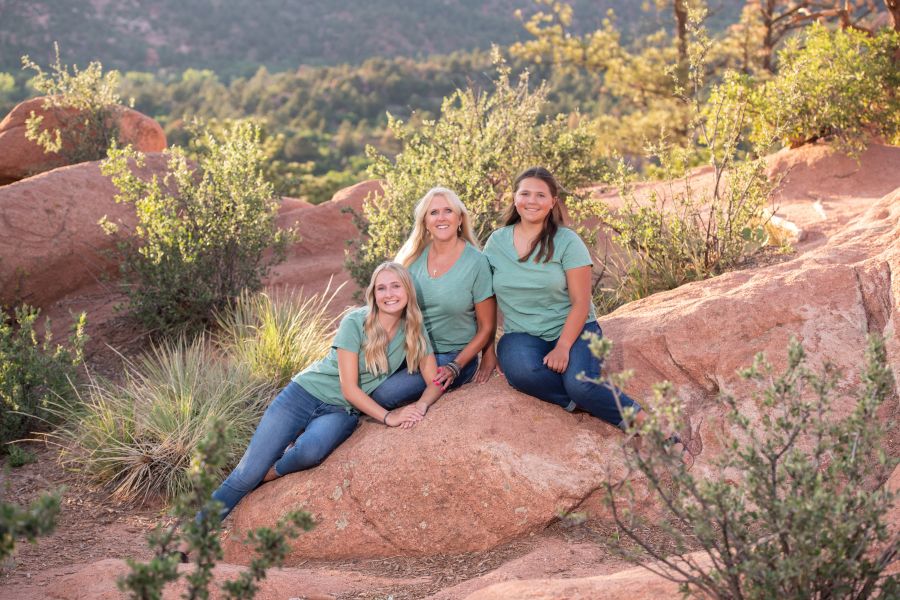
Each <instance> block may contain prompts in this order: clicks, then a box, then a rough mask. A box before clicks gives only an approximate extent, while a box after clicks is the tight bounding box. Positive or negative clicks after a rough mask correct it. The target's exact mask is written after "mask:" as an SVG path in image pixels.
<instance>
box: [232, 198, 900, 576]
mask: <svg viewBox="0 0 900 600" xmlns="http://www.w3.org/2000/svg"><path fill="white" fill-rule="evenodd" d="M898 272H900V189H897V190H896V191H894V192H892V193H890V194H888V195H887V196H885V197H883V198H882V199H880V200H878V201H877V202H874V203H872V205H871V206H870V208H869V209H868V210H867V212H866V213H865V214H864V215H863V216H862V217H860V218H859V219H857V220H856V221H855V222H854V223H852V224H850V225H849V226H848V227H847V228H846V229H845V230H844V231H842V232H840V233H838V234H836V235H834V237H833V238H832V239H831V240H829V241H828V243H826V244H824V245H821V246H820V247H818V248H816V249H814V250H812V251H810V252H808V253H806V254H803V255H801V256H799V257H798V258H795V259H794V260H791V261H788V262H784V263H781V264H778V265H773V266H768V267H763V268H757V269H748V270H745V271H739V272H734V273H729V274H726V275H723V276H720V277H716V278H714V279H711V280H708V281H704V282H698V283H693V284H689V285H686V286H682V287H681V288H679V289H676V290H672V291H669V292H665V293H661V294H656V295H654V296H652V297H649V298H646V299H643V300H640V301H638V302H633V303H630V304H628V305H626V306H625V307H623V308H621V309H619V310H618V311H616V312H615V313H613V314H611V315H608V316H606V317H604V318H603V319H601V325H602V326H603V329H604V332H605V335H606V336H607V337H609V338H611V339H612V340H613V341H614V342H615V349H614V353H613V355H612V357H611V358H610V360H609V366H610V367H611V368H613V369H620V368H623V367H625V368H628V369H632V370H634V371H635V377H634V378H633V379H632V380H631V382H630V383H629V389H628V391H629V392H631V393H632V394H633V395H635V396H636V397H638V398H646V397H648V396H649V392H650V390H651V387H652V385H653V384H654V383H655V382H658V381H662V380H669V381H672V382H674V383H675V384H676V386H677V387H678V389H679V394H680V396H681V397H682V399H683V401H684V403H685V405H686V408H687V412H688V414H690V415H693V417H694V422H695V423H697V422H699V420H700V419H703V421H704V426H703V430H702V432H703V434H704V438H705V443H706V449H705V451H704V454H703V455H702V456H701V457H700V458H699V460H698V462H697V466H696V467H695V469H696V470H697V471H698V472H699V473H701V474H702V473H704V470H705V469H707V468H708V461H709V458H710V457H712V456H714V455H715V454H716V453H718V452H720V451H722V448H723V446H724V444H725V443H727V441H728V440H729V439H730V435H731V433H730V430H729V427H728V425H727V422H726V420H725V418H724V412H723V410H722V409H721V407H720V406H719V404H718V403H717V402H716V399H717V397H718V395H719V393H721V392H733V393H739V394H740V393H742V392H746V391H747V390H746V389H745V387H744V386H745V385H746V384H745V383H743V382H742V381H741V380H740V378H739V377H738V376H737V374H736V370H737V369H738V368H741V367H743V366H746V365H749V364H750V363H751V362H752V361H753V357H754V355H756V353H758V352H764V353H766V354H767V355H768V356H769V358H770V360H771V361H772V362H773V363H774V364H775V365H776V366H777V365H783V364H784V362H785V358H786V357H785V354H786V353H785V350H786V347H787V343H788V341H789V339H790V338H791V337H796V338H798V339H799V340H800V341H801V342H802V343H803V344H804V346H805V347H806V348H807V350H808V353H809V355H810V357H811V360H812V362H813V363H814V364H815V363H822V362H825V361H828V362H831V363H832V364H835V365H836V366H838V367H839V368H841V369H843V370H844V372H845V373H847V374H848V375H849V376H851V377H852V376H853V374H854V373H856V372H857V371H858V368H859V365H860V363H861V357H862V351H863V348H864V347H865V340H866V336H867V335H868V334H870V333H879V334H882V335H884V336H886V337H887V338H888V353H889V359H890V361H891V362H892V364H894V365H898V364H900V340H898V339H897V335H896V334H895V332H896V323H897V318H898V311H900V278H898V277H897V275H896V273H898ZM742 397H743V396H742ZM852 403H853V400H852V398H844V399H841V400H839V401H838V402H837V403H836V410H837V411H838V413H842V412H846V411H849V410H850V408H851V406H852ZM742 410H744V411H745V414H747V415H749V416H750V417H751V419H758V418H759V417H758V412H757V409H756V406H755V405H754V404H753V403H752V401H750V400H746V401H744V402H742ZM887 410H889V411H891V412H896V410H897V407H896V403H894V404H892V406H890V407H888V408H887ZM620 439H621V438H620V434H618V433H617V432H616V431H615V430H614V429H613V428H611V427H609V426H606V425H603V424H600V423H598V422H597V421H595V420H593V419H591V418H590V417H587V416H586V415H569V414H567V413H564V412H562V411H560V410H559V409H558V408H556V407H553V406H550V405H547V404H543V403H540V402H538V401H536V400H533V399H531V398H528V397H526V396H523V395H521V394H518V393H516V392H513V391H512V390H510V389H508V388H507V387H505V385H504V384H502V383H501V382H499V381H497V380H495V381H493V382H489V383H488V384H485V385H482V386H475V385H471V386H467V388H464V389H463V390H461V391H459V392H457V393H454V394H452V395H450V396H448V397H446V398H444V399H442V400H441V401H440V402H439V404H438V405H437V406H436V408H435V409H434V410H433V411H432V412H430V413H429V415H428V417H427V418H426V420H425V422H423V424H421V425H420V426H418V427H416V428H415V429H412V430H410V431H396V430H387V429H385V428H383V427H381V426H378V425H376V424H374V423H367V424H364V425H363V426H362V427H361V428H360V431H358V432H357V433H356V434H354V436H352V437H351V439H350V440H349V441H348V442H346V443H345V444H344V445H343V446H342V447H341V448H339V449H338V450H337V451H336V452H335V453H334V454H333V455H332V456H331V457H330V458H329V459H328V460H327V461H326V462H325V463H324V464H323V465H322V466H320V467H318V468H316V469H313V470H311V471H307V472H302V473H296V474H291V475H288V476H287V477H284V478H282V479H280V480H277V481H275V482H274V483H270V484H266V485H264V486H262V487H261V488H259V489H258V490H257V491H256V492H254V493H252V494H251V495H250V496H248V497H247V498H246V499H245V500H244V501H243V502H242V503H241V505H239V506H238V508H237V510H236V511H235V513H234V523H233V527H234V529H235V530H236V531H238V532H241V531H244V530H246V529H249V528H252V527H257V526H259V525H268V524H271V523H273V522H274V521H275V520H276V519H277V518H278V517H279V516H280V515H282V514H284V513H286V512H287V511H289V510H293V509H297V508H304V509H306V510H308V511H310V512H311V513H312V514H313V515H314V517H315V518H316V520H317V521H318V522H319V527H318V528H317V529H316V530H315V531H314V532H312V533H310V534H307V535H304V536H301V538H299V539H298V540H296V541H295V542H294V551H293V554H292V557H291V560H293V561H300V560H303V559H304V558H307V557H330V558H339V557H350V556H356V557H366V556H388V555H419V556H421V555H435V554H441V553H456V552H468V551H474V550H482V549H485V548H489V547H492V546H494V545H496V544H499V543H502V542H504V541H506V540H509V539H511V538H513V537H516V536H520V535H523V534H525V533H527V532H529V531H533V530H535V529H537V528H540V527H543V526H545V525H546V524H547V523H549V522H550V521H552V520H553V519H555V518H556V515H557V514H558V513H559V512H560V511H567V510H571V509H573V508H582V509H584V508H587V509H589V510H590V511H591V512H592V513H593V514H594V515H595V516H600V517H602V516H603V507H602V505H601V504H600V503H599V502H597V494H595V491H596V490H597V489H598V487H599V486H600V485H601V484H602V480H603V473H604V468H606V467H607V463H608V464H609V465H610V466H609V469H611V470H610V471H609V472H611V473H612V474H613V475H616V473H617V471H616V469H617V467H616V464H618V463H617V461H616V460H615V459H614V458H613V459H611V460H608V459H609V458H610V457H614V456H615V455H616V453H617V452H618V450H617V444H618V441H619V440H620ZM646 508H647V509H651V508H652V505H650V504H648V505H647V507H646ZM228 558H229V560H232V561H238V562H240V561H243V560H245V558H246V557H244V556H243V555H242V554H241V551H240V549H238V548H236V547H235V546H234V545H233V544H229V545H228Z"/></svg>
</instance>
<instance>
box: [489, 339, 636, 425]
mask: <svg viewBox="0 0 900 600" xmlns="http://www.w3.org/2000/svg"><path fill="white" fill-rule="evenodd" d="M588 331H590V332H592V333H596V334H597V335H603V332H602V330H601V329H600V325H598V324H597V322H596V321H591V322H589V323H586V324H585V325H584V328H583V329H582V330H581V334H582V335H583V334H584V333H585V332H588ZM556 342H557V340H553V341H552V342H548V341H545V340H543V339H541V338H539V337H536V336H533V335H529V334H527V333H507V334H504V335H503V337H501V338H500V342H499V343H498V344H497V361H498V362H499V363H500V368H501V369H502V370H503V374H504V375H506V380H507V381H509V384H510V385H511V386H513V387H514V388H516V389H517V390H519V391H520V392H524V393H526V394H528V395H530V396H534V397H535V398H539V399H541V400H543V401H545V402H552V403H553V404H558V405H559V406H562V407H563V408H565V409H566V410H568V411H573V410H575V408H580V409H582V410H586V411H587V412H589V413H590V414H592V415H593V416H595V417H597V418H598V419H602V420H604V421H606V422H607V423H612V424H613V425H615V426H616V427H624V425H625V424H624V422H623V421H624V419H623V416H622V413H621V412H620V411H619V406H618V404H617V403H616V395H618V399H619V403H621V405H622V408H623V409H625V408H628V407H633V409H634V411H635V413H637V411H639V410H641V407H640V405H639V404H638V403H637V402H635V401H634V400H632V399H631V398H629V397H628V396H627V395H626V394H625V393H624V392H622V391H617V393H614V392H613V391H612V390H611V389H609V388H608V387H606V386H605V385H598V384H596V383H591V382H589V381H579V378H578V374H579V373H584V375H585V377H589V378H591V379H597V378H598V377H600V367H601V365H600V361H599V360H598V359H597V358H595V357H594V355H593V354H591V351H590V348H589V347H588V342H587V341H586V340H583V339H581V335H579V336H578V339H577V340H576V341H575V343H574V344H573V345H572V349H571V350H569V365H568V366H567V367H566V370H565V372H563V373H557V372H555V371H551V370H550V369H549V368H547V366H546V365H544V364H543V362H541V361H542V360H543V359H544V356H546V355H547V354H548V353H549V352H550V351H551V350H553V348H555V347H556Z"/></svg>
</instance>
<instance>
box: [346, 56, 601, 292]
mask: <svg viewBox="0 0 900 600" xmlns="http://www.w3.org/2000/svg"><path fill="white" fill-rule="evenodd" d="M496 61H497V62H496V64H497V69H498V74H497V80H496V82H495V85H494V89H493V90H492V91H491V92H490V93H486V92H478V91H476V90H474V89H472V88H471V87H469V88H466V89H465V90H457V91H456V92H455V93H454V94H452V95H451V96H449V97H447V98H445V99H444V103H443V105H442V107H441V115H440V117H439V118H438V119H436V120H434V121H430V120H426V121H423V122H422V124H421V126H420V127H416V126H412V125H405V124H404V123H403V122H401V121H399V120H398V119H394V118H391V119H390V124H389V127H390V129H391V131H392V132H393V133H394V135H395V136H396V138H397V139H398V140H399V141H400V142H401V143H402V144H403V150H402V152H401V153H400V154H398V155H397V157H396V159H394V160H391V159H390V158H388V157H387V156H384V155H381V154H379V153H378V152H376V151H375V150H374V149H369V156H370V158H371V159H372V161H373V162H372V166H371V167H370V172H371V174H372V176H373V177H377V178H379V179H381V180H383V181H384V184H383V187H384V195H383V196H376V197H370V198H368V199H367V200H366V203H365V204H364V207H363V211H364V216H365V219H366V220H367V223H368V226H367V229H366V230H365V232H366V233H368V236H369V237H368V239H365V240H364V241H363V242H362V243H361V244H360V245H359V246H358V247H357V248H356V252H355V254H354V255H353V256H352V257H351V258H349V259H348V262H347V267H348V269H349V270H350V272H351V274H352V275H353V278H354V279H355V280H356V281H357V283H359V284H360V285H361V286H365V282H368V280H369V276H370V275H371V272H372V270H373V269H374V267H375V265H377V264H378V263H380V262H381V261H383V260H385V259H387V258H389V257H392V256H394V254H396V252H397V250H399V248H400V245H401V244H402V243H403V241H404V240H405V239H406V236H407V235H408V233H409V231H410V229H411V227H412V218H413V207H414V206H415V203H416V202H417V201H418V199H419V198H420V197H421V196H422V195H424V194H425V192H427V191H428V190H429V189H430V188H432V187H434V186H436V185H443V186H446V187H449V188H450V189H452V190H453V191H455V192H456V193H457V194H458V195H459V197H460V198H461V199H462V200H463V202H465V204H466V207H467V208H468V210H469V215H470V218H471V220H472V227H473V230H474V232H475V234H476V235H477V236H478V238H479V239H480V240H482V241H484V240H485V239H486V238H487V236H488V235H489V234H490V233H491V231H492V230H493V229H494V228H495V227H497V225H498V219H499V216H500V213H501V212H502V210H503V208H505V206H506V204H507V203H508V198H509V195H510V194H511V193H512V189H511V187H512V182H513V180H514V179H515V177H516V175H517V174H518V173H519V172H520V171H521V170H523V169H525V168H527V167H529V166H534V165H543V166H546V167H547V168H549V169H550V170H551V171H553V172H554V174H555V175H556V176H557V177H558V178H559V179H560V180H561V181H564V182H566V184H567V185H568V186H570V187H571V188H573V189H574V188H577V187H578V186H581V185H584V184H586V183H588V182H590V181H592V180H593V179H594V178H595V177H597V176H599V174H600V172H601V168H602V165H598V164H597V163H596V162H594V161H592V160H591V158H590V150H591V142H590V136H589V134H588V132H587V129H586V128H585V127H584V126H583V125H582V124H580V123H579V122H578V116H577V115H573V116H572V117H571V118H569V117H567V116H566V115H558V116H557V117H556V118H553V119H548V120H546V121H544V122H541V121H540V111H541V108H542V107H543V105H544V103H545V101H546V95H547V88H546V86H543V85H542V86H539V87H538V88H537V89H535V90H530V89H529V87H528V77H527V75H525V76H523V77H522V78H520V80H519V83H518V84H516V85H513V84H512V83H511V82H510V78H509V76H510V70H509V67H507V66H506V65H505V64H504V63H503V62H502V61H501V59H500V58H499V55H497V56H496ZM580 201H581V198H580V197H579V196H577V195H576V196H574V197H572V198H570V199H569V200H568V202H569V207H570V210H574V209H576V208H577V206H576V205H577V204H578V203H579V202H580Z"/></svg>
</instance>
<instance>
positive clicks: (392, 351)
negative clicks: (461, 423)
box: [213, 262, 442, 519]
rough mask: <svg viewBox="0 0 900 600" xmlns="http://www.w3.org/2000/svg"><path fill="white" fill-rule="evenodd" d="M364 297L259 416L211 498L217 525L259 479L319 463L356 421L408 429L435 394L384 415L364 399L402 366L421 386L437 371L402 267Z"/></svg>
mask: <svg viewBox="0 0 900 600" xmlns="http://www.w3.org/2000/svg"><path fill="white" fill-rule="evenodd" d="M365 297H366V305H365V306H363V307H360V308H357V309H354V310H351V311H349V312H348V313H347V314H346V315H344V317H343V318H342V319H341V323H340V325H339V327H338V330H337V334H336V335H335V337H334V342H333V343H332V347H331V350H330V351H329V353H328V354H327V355H326V356H325V357H324V358H322V359H321V360H318V361H316V362H315V363H313V364H312V365H310V366H309V367H307V368H306V369H304V370H303V371H301V372H300V373H298V374H297V375H295V376H294V378H293V379H292V380H291V382H290V383H289V384H288V385H287V387H285V388H284V389H283V390H282V391H281V393H279V394H278V396H276V397H275V399H274V400H273V401H272V403H271V404H270V405H269V407H268V408H267V409H266V412H265V413H264V414H263V416H262V419H261V420H260V423H259V426H258V427H257V428H256V432H255V433H254V434H253V438H252V439H251V440H250V445H249V446H248V447H247V450H246V451H245V452H244V456H243V458H241V461H240V463H239V464H238V466H237V467H235V469H234V471H232V473H231V474H230V475H229V476H228V478H227V479H225V481H224V482H223V483H222V485H221V486H219V489H217V490H216V491H215V493H213V498H214V499H216V500H219V501H220V502H222V503H223V504H224V509H223V510H222V514H221V516H222V518H223V519H224V518H225V517H226V516H227V515H228V513H230V512H231V510H232V509H233V508H234V507H235V506H237V504H238V502H240V500H241V499H242V498H243V497H244V496H246V495H247V494H248V493H249V492H250V491H252V490H253V489H255V488H256V487H257V486H258V485H259V484H260V483H261V482H262V481H263V480H264V478H265V480H266V481H268V480H270V479H274V478H277V477H280V476H282V475H286V474H288V473H293V472H294V471H302V470H304V469H310V468H312V467H315V466H316V465H318V464H319V463H321V462H322V461H323V460H324V459H325V457H327V456H328V455H329V454H330V453H331V452H332V451H333V450H334V449H335V448H337V447H338V446H339V445H340V444H341V443H342V442H343V441H344V440H346V439H347V438H348V437H350V434H351V433H353V430H354V429H356V425H357V423H358V421H359V415H360V413H364V414H366V415H368V416H370V417H372V418H373V419H375V420H376V421H378V422H380V423H383V424H384V425H386V426H388V427H404V428H408V427H412V426H413V425H415V424H416V423H417V422H418V421H419V420H421V419H422V417H423V416H424V414H425V411H426V410H427V408H428V406H430V405H431V404H432V403H433V402H434V401H435V400H437V399H438V397H439V396H440V395H441V392H442V389H441V388H440V387H438V386H427V388H426V390H425V392H424V393H423V394H422V396H421V398H420V401H419V402H417V403H416V404H414V405H410V406H407V407H406V408H404V409H401V410H385V409H384V408H382V407H381V406H379V405H378V404H377V403H376V402H375V401H374V400H372V398H371V396H370V394H372V392H374V391H375V390H376V389H377V388H378V386H379V385H381V383H383V382H384V381H385V380H386V379H387V378H388V377H389V376H390V375H391V374H393V373H394V372H396V371H397V370H398V369H399V368H400V366H401V365H403V364H404V363H405V364H406V365H409V367H408V368H409V370H410V371H412V370H414V369H418V370H419V372H420V373H421V374H422V376H424V377H427V378H429V380H430V379H432V378H434V377H435V375H436V373H437V365H436V363H435V359H434V354H433V352H432V349H431V345H430V343H429V341H428V338H427V336H426V334H425V330H424V327H423V321H422V313H421V311H420V310H419V307H418V305H417V303H416V291H415V287H414V286H413V284H412V281H411V280H410V277H409V274H408V273H407V271H406V269H405V268H403V266H402V265H399V264H397V263H393V262H386V263H383V264H381V265H379V266H378V267H377V268H376V269H375V272H374V273H372V279H371V281H370V283H369V286H368V288H366V294H365ZM291 444H292V445H291ZM289 445H290V446H289ZM286 447H287V448H288V449H287V450H285V448H286Z"/></svg>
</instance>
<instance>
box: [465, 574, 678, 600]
mask: <svg viewBox="0 0 900 600" xmlns="http://www.w3.org/2000/svg"><path fill="white" fill-rule="evenodd" d="M679 596H680V594H679V592H678V584H676V583H672V582H671V581H669V580H668V579H664V578H663V577H660V576H659V575H655V574H653V573H651V572H649V571H648V570H646V569H644V568H643V567H633V568H631V569H625V570H623V571H619V572H618V573H613V574H611V575H599V576H597V577H580V578H573V579H523V580H519V581H507V582H504V583H497V584H494V585H491V586H489V587H486V588H484V589H481V590H478V591H477V592H475V593H474V594H472V595H470V596H467V597H466V600H658V599H659V598H677V597H679Z"/></svg>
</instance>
